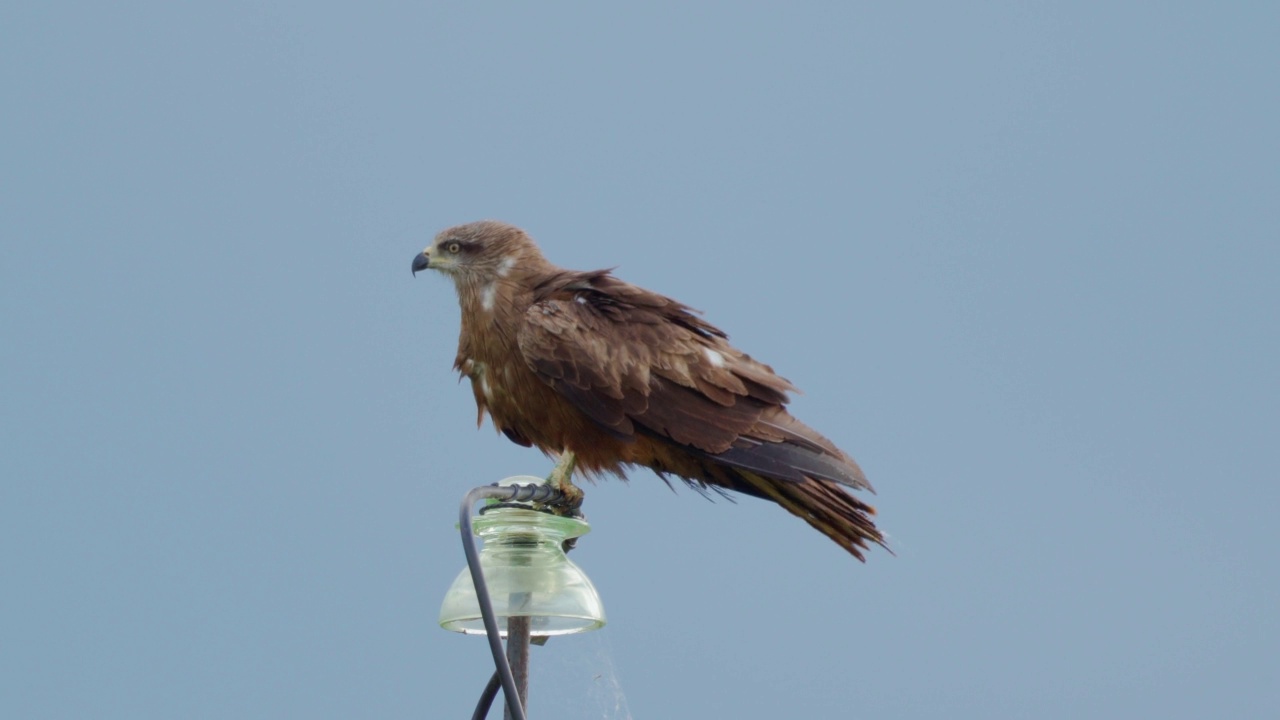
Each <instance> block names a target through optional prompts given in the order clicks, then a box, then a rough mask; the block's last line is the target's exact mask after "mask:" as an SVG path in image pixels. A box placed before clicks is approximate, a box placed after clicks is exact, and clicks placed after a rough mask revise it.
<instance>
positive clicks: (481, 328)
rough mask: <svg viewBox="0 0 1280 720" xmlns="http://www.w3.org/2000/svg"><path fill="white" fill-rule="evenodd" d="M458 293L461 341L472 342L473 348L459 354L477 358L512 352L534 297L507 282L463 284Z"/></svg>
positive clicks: (460, 284)
mask: <svg viewBox="0 0 1280 720" xmlns="http://www.w3.org/2000/svg"><path fill="white" fill-rule="evenodd" d="M457 290H458V305H459V306H460V308H461V310H462V334H461V337H462V341H463V343H466V342H467V341H468V340H469V341H470V344H471V345H472V346H473V347H471V348H464V347H459V351H460V352H464V351H465V352H466V353H467V354H468V355H470V356H476V355H490V354H496V353H506V352H509V351H511V350H513V349H514V348H515V346H516V333H517V331H518V329H519V327H520V322H521V321H522V318H523V317H524V313H525V311H526V310H528V309H529V306H530V305H531V304H532V294H531V293H530V292H529V291H528V290H527V289H525V288H524V287H523V286H522V285H521V284H519V283H516V282H513V281H512V280H511V279H508V278H494V279H491V280H487V281H476V282H460V283H458V285H457ZM486 359H488V358H486Z"/></svg>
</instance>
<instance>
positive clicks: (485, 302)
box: [480, 283, 498, 312]
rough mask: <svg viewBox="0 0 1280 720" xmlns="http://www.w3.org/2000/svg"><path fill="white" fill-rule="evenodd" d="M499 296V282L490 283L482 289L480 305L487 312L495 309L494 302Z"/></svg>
mask: <svg viewBox="0 0 1280 720" xmlns="http://www.w3.org/2000/svg"><path fill="white" fill-rule="evenodd" d="M497 298H498V284H497V283H489V284H488V285H485V286H484V290H482V291H480V307H482V308H484V309H485V311H486V312H488V311H492V310H493V303H494V301H495V300H497Z"/></svg>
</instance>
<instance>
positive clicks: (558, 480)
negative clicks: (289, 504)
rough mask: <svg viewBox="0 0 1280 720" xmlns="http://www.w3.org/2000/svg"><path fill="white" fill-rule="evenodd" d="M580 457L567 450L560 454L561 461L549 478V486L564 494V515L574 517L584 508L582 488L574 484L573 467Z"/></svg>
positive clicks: (552, 470)
mask: <svg viewBox="0 0 1280 720" xmlns="http://www.w3.org/2000/svg"><path fill="white" fill-rule="evenodd" d="M577 462H578V456H577V455H574V454H573V451H572V450H565V451H564V452H562V453H560V461H559V462H557V463H556V466H555V467H554V468H552V469H551V474H550V475H548V476H547V484H548V485H551V486H553V487H555V488H556V489H557V490H559V491H560V492H562V493H564V498H565V504H564V510H565V512H564V513H563V514H566V515H572V514H574V513H576V512H577V510H578V508H579V507H581V506H582V498H583V492H582V488H579V487H578V486H577V485H574V484H573V466H574V465H575V464H577Z"/></svg>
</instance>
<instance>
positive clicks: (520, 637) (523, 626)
mask: <svg viewBox="0 0 1280 720" xmlns="http://www.w3.org/2000/svg"><path fill="white" fill-rule="evenodd" d="M507 662H508V663H509V664H510V665H511V676H512V677H513V678H514V679H515V681H516V683H515V684H516V692H517V694H519V696H520V707H522V708H524V711H525V715H528V714H529V703H528V700H529V618H528V617H525V616H522V615H512V616H511V617H509V618H507ZM502 717H503V718H504V720H514V718H513V717H512V716H511V708H510V707H509V706H508V707H507V708H506V709H505V710H504V711H503V713H502Z"/></svg>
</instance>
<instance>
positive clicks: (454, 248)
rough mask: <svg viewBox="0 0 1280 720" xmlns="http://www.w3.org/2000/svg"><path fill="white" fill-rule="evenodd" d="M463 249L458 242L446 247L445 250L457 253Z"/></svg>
mask: <svg viewBox="0 0 1280 720" xmlns="http://www.w3.org/2000/svg"><path fill="white" fill-rule="evenodd" d="M461 249H462V246H461V245H459V244H458V243H456V242H451V243H449V244H448V245H445V250H448V251H449V252H451V253H457V252H458V251H459V250H461Z"/></svg>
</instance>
